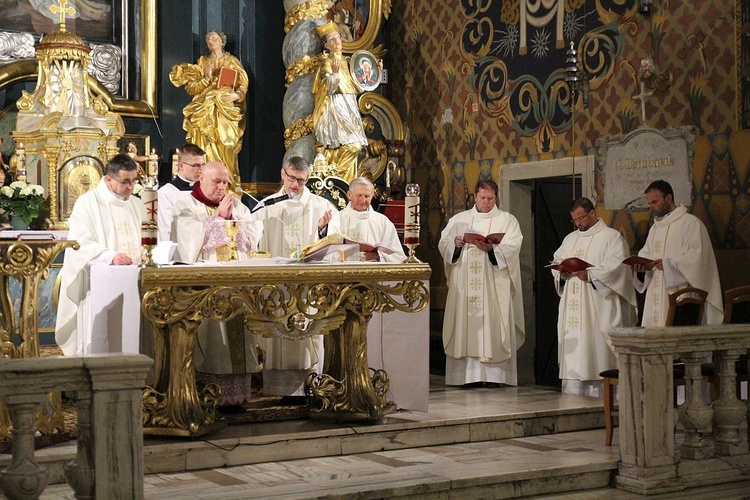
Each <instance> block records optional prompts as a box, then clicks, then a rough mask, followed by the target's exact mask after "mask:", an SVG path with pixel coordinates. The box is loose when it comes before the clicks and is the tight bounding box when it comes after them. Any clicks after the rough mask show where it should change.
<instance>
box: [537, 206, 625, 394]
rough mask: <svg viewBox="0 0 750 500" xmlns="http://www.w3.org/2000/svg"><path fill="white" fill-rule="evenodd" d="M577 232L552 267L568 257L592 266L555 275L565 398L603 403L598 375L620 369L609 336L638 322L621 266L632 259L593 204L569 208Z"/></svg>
mask: <svg viewBox="0 0 750 500" xmlns="http://www.w3.org/2000/svg"><path fill="white" fill-rule="evenodd" d="M570 218H571V220H572V222H573V225H574V226H575V228H576V230H575V231H573V232H572V233H570V234H568V235H567V236H566V237H565V239H564V240H563V243H562V245H561V246H560V248H558V249H557V251H556V252H555V256H554V260H553V264H559V263H560V262H562V261H563V260H565V259H567V258H570V257H578V258H579V259H581V260H583V261H585V262H587V263H589V264H591V266H592V267H589V268H587V269H584V270H580V271H575V272H565V271H561V270H556V269H552V277H553V279H554V282H555V290H556V291H557V294H558V295H559V296H560V308H559V312H558V319H557V340H558V362H559V364H560V379H562V392H564V393H568V394H580V395H583V396H592V397H601V390H602V380H601V378H600V377H599V373H600V372H602V371H604V370H607V369H610V368H617V359H616V358H615V355H614V350H613V349H612V344H611V343H610V340H609V335H608V334H607V332H609V330H611V329H612V328H615V327H620V326H633V325H635V324H636V322H637V319H638V317H637V314H636V307H637V304H636V297H635V290H634V289H633V280H632V273H630V272H629V270H628V268H627V266H623V265H621V263H622V261H623V260H624V259H625V258H626V257H628V255H630V251H629V249H628V244H627V242H626V241H625V238H623V237H622V235H621V234H620V232H619V231H617V230H615V229H612V228H611V227H609V226H607V225H606V224H605V223H604V222H603V221H602V220H601V219H598V218H597V217H596V210H594V204H593V203H592V202H591V200H589V199H588V198H578V199H577V200H575V201H574V202H573V204H572V205H571V207H570Z"/></svg>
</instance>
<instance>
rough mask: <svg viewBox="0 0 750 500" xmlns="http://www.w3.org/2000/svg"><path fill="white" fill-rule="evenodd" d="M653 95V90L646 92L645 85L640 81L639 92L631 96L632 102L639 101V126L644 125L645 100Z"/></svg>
mask: <svg viewBox="0 0 750 500" xmlns="http://www.w3.org/2000/svg"><path fill="white" fill-rule="evenodd" d="M652 95H654V91H653V90H649V91H648V92H646V84H645V83H644V82H643V81H641V92H640V94H636V95H634V96H633V100H634V101H636V100H637V101H641V125H646V98H647V97H651V96H652Z"/></svg>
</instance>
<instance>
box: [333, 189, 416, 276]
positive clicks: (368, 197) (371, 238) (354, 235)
mask: <svg viewBox="0 0 750 500" xmlns="http://www.w3.org/2000/svg"><path fill="white" fill-rule="evenodd" d="M374 192H375V186H373V184H372V182H370V181H369V180H367V179H365V178H363V177H357V178H356V179H354V180H353V181H352V182H351V183H350V184H349V191H348V192H347V197H348V198H349V204H348V205H347V206H346V208H344V210H342V211H341V213H340V215H339V216H340V226H341V232H342V233H344V234H345V235H347V236H348V237H350V238H351V239H353V240H355V241H358V242H360V243H369V244H372V245H375V244H377V245H378V246H379V247H382V248H387V249H388V250H392V251H393V253H387V252H385V251H383V250H378V251H377V253H378V255H377V257H378V260H380V261H381V262H403V261H404V260H406V254H405V253H404V248H403V247H402V246H401V240H399V239H398V232H397V231H396V226H394V225H393V222H391V221H390V219H388V217H386V216H385V215H383V214H381V213H380V212H376V211H375V210H373V209H372V206H371V203H372V197H373V195H374Z"/></svg>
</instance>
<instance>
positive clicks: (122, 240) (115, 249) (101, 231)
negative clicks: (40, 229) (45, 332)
mask: <svg viewBox="0 0 750 500" xmlns="http://www.w3.org/2000/svg"><path fill="white" fill-rule="evenodd" d="M137 178H138V165H137V164H136V163H135V162H134V161H133V159H132V158H130V157H129V156H128V155H126V154H119V155H116V156H114V157H112V159H111V160H110V161H109V163H107V166H106V168H105V171H104V177H102V179H101V180H100V181H99V184H97V186H96V187H95V188H94V189H93V190H91V191H89V192H87V193H84V194H82V195H81V196H80V197H79V198H78V199H77V200H76V202H75V205H74V206H73V210H72V212H71V214H70V219H69V224H70V231H69V232H68V239H70V240H76V241H77V242H78V243H79V244H80V248H79V249H78V250H72V249H68V250H66V251H65V257H64V259H63V267H62V269H61V270H60V279H61V281H60V298H59V303H58V306H57V322H56V324H55V341H56V342H57V345H59V346H60V348H61V349H62V350H63V353H65V354H66V355H68V356H77V355H82V354H86V353H88V352H90V351H89V349H90V345H87V344H88V343H89V342H90V339H91V335H90V333H91V332H87V331H86V328H87V327H89V328H90V325H87V324H86V322H85V319H84V317H83V316H85V315H82V314H79V310H80V309H81V308H85V307H86V306H87V303H88V299H87V296H88V294H89V275H88V272H89V266H91V265H95V264H99V265H110V264H112V265H131V264H138V263H139V262H140V256H141V219H142V211H143V204H142V203H141V202H140V200H139V199H138V198H135V197H133V196H131V195H132V193H133V187H134V185H135V180H136V179H137Z"/></svg>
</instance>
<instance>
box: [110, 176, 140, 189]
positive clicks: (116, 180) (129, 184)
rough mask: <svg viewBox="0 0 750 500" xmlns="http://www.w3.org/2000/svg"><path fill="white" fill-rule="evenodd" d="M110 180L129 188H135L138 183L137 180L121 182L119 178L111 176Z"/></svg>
mask: <svg viewBox="0 0 750 500" xmlns="http://www.w3.org/2000/svg"><path fill="white" fill-rule="evenodd" d="M109 178H110V179H112V180H113V181H115V182H116V183H118V184H122V185H123V186H127V187H133V186H135V183H136V182H137V179H125V180H124V181H121V180H120V179H118V178H117V177H113V176H111V175H110V176H109Z"/></svg>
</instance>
